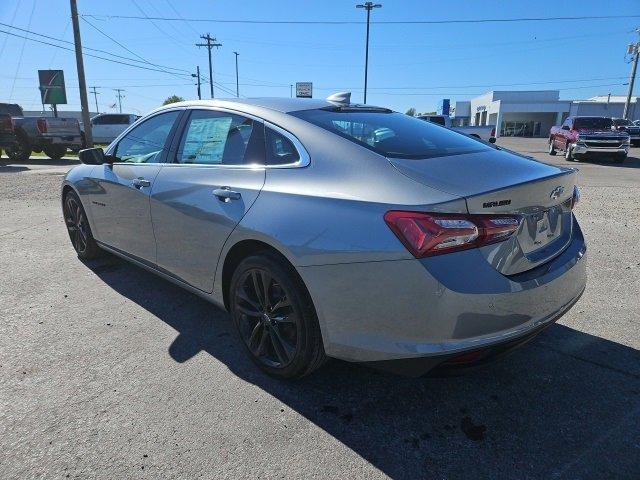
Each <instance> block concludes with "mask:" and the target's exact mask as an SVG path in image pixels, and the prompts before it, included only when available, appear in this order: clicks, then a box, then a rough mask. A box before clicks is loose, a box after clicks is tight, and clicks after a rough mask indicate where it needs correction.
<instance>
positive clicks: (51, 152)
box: [44, 145, 67, 160]
mask: <svg viewBox="0 0 640 480" xmlns="http://www.w3.org/2000/svg"><path fill="white" fill-rule="evenodd" d="M65 153H67V147H65V146H64V145H49V146H47V147H45V148H44V154H45V155H46V156H47V157H49V158H50V159H51V160H60V159H61V158H62V157H64V154H65Z"/></svg>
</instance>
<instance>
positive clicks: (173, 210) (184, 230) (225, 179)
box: [151, 109, 265, 292]
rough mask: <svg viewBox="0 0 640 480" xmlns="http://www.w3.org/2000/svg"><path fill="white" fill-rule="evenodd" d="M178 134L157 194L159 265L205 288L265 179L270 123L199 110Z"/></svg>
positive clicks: (207, 289) (157, 184) (155, 224)
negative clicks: (265, 137)
mask: <svg viewBox="0 0 640 480" xmlns="http://www.w3.org/2000/svg"><path fill="white" fill-rule="evenodd" d="M183 125H184V126H183V127H182V128H181V130H182V135H181V136H180V137H179V138H178V137H176V139H175V140H174V146H173V147H172V151H171V156H172V159H173V162H172V163H166V164H165V165H163V167H162V169H161V170H160V173H159V174H158V177H157V178H156V181H155V186H154V189H153V192H152V195H151V217H152V219H153V228H154V233H155V238H156V244H157V251H158V255H157V264H158V267H159V268H160V269H162V270H164V271H166V272H168V273H170V274H172V275H173V276H175V277H177V278H179V279H181V280H183V281H185V282H187V283H188V284H190V285H192V286H194V287H196V288H198V289H200V290H202V291H205V292H211V291H212V290H213V279H214V274H215V269H216V266H217V263H218V258H219V256H220V252H221V250H222V247H223V246H224V243H225V241H226V239H227V238H228V237H229V235H230V234H231V232H232V231H233V229H234V228H235V227H236V225H237V224H238V223H239V222H240V220H241V219H242V217H243V216H244V215H245V213H246V212H247V211H248V210H249V208H251V205H252V204H253V203H254V202H255V200H256V198H257V197H258V195H259V193H260V190H261V189H262V186H263V185H264V181H265V167H264V158H265V152H264V125H263V123H262V122H261V121H260V120H258V119H253V118H248V117H246V116H243V115H239V114H236V113H231V112H227V111H222V110H216V109H202V110H200V109H194V110H191V111H189V114H188V117H186V118H185V119H184V121H183Z"/></svg>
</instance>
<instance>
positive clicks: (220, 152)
mask: <svg viewBox="0 0 640 480" xmlns="http://www.w3.org/2000/svg"><path fill="white" fill-rule="evenodd" d="M257 125H260V126H261V124H258V123H257V122H254V121H253V120H251V119H249V118H246V117H243V116H241V115H236V114H233V113H227V112H219V111H214V110H193V111H192V112H191V116H190V117H189V120H188V121H187V124H186V125H185V128H184V133H183V135H182V139H181V141H180V146H179V147H178V152H177V154H176V162H177V163H187V164H188V163H193V164H201V165H202V164H204V165H245V164H248V163H260V164H262V163H263V159H264V157H262V161H255V157H254V155H253V150H254V149H253V148H252V146H253V144H254V143H255V142H254V141H252V138H254V137H255V131H258V130H260V129H259V128H256V126H257Z"/></svg>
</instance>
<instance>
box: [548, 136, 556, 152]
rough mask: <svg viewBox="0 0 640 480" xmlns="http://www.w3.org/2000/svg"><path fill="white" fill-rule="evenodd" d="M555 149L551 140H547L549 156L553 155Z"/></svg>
mask: <svg viewBox="0 0 640 480" xmlns="http://www.w3.org/2000/svg"><path fill="white" fill-rule="evenodd" d="M555 154H556V148H555V147H554V146H553V138H550V139H549V155H555Z"/></svg>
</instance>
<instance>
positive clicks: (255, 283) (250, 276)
mask: <svg viewBox="0 0 640 480" xmlns="http://www.w3.org/2000/svg"><path fill="white" fill-rule="evenodd" d="M229 302H230V312H231V315H232V317H233V324H234V327H235V330H236V332H237V334H238V336H239V337H240V340H241V341H242V343H243V344H244V347H245V350H246V352H247V353H248V355H249V357H250V358H251V360H252V361H253V362H254V363H255V364H256V365H258V367H260V368H261V369H262V370H263V371H265V372H266V373H268V374H269V375H273V376H275V377H279V378H299V377H303V376H305V375H307V374H309V373H311V372H312V371H314V370H316V369H317V368H318V367H320V366H321V365H322V363H323V362H324V360H325V358H326V357H325V353H324V347H323V345H322V337H321V334H320V327H319V325H318V318H317V316H316V312H315V308H314V307H313V303H312V301H311V298H310V296H309V293H308V292H307V289H306V288H305V286H304V284H303V282H302V279H301V278H300V277H299V275H298V274H297V272H296V271H295V269H294V268H293V267H291V266H290V265H289V264H287V263H286V262H285V261H283V260H281V259H279V258H278V257H276V256H275V255H271V254H260V255H255V256H251V257H248V258H246V259H244V260H243V261H242V262H241V263H240V265H239V266H238V268H237V269H236V271H235V272H234V274H233V277H232V279H231V287H230V291H229Z"/></svg>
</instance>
